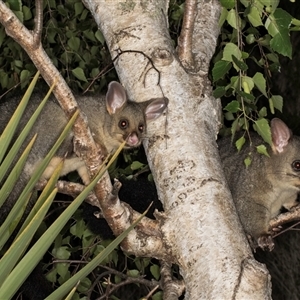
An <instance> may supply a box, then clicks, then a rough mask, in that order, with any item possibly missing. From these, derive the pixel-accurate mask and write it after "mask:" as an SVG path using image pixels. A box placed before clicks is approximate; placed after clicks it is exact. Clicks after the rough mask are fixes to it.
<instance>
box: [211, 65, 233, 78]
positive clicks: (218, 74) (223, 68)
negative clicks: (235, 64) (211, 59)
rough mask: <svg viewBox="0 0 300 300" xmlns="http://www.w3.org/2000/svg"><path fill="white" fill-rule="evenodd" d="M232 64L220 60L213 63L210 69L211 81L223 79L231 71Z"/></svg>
mask: <svg viewBox="0 0 300 300" xmlns="http://www.w3.org/2000/svg"><path fill="white" fill-rule="evenodd" d="M231 66H232V64H231V63H230V62H228V61H224V60H220V61H218V62H216V63H215V65H214V67H213V69H212V75H213V81H214V82H215V81H217V80H219V79H221V78H223V77H224V75H225V74H227V73H228V71H229V70H230V69H231Z"/></svg>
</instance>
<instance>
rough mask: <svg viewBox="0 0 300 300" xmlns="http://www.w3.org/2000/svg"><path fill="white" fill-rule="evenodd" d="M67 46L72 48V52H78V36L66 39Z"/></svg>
mask: <svg viewBox="0 0 300 300" xmlns="http://www.w3.org/2000/svg"><path fill="white" fill-rule="evenodd" d="M68 46H69V47H70V49H71V50H73V51H74V52H78V50H79V47H80V39H79V38H78V37H75V36H73V37H71V38H70V39H69V40H68Z"/></svg>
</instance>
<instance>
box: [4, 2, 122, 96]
mask: <svg viewBox="0 0 300 300" xmlns="http://www.w3.org/2000/svg"><path fill="white" fill-rule="evenodd" d="M7 4H8V5H9V6H10V8H11V9H12V10H13V11H14V13H15V14H16V15H17V16H18V18H19V19H20V20H21V21H23V22H24V25H25V26H26V27H27V28H28V29H34V28H33V26H34V17H35V10H34V6H33V5H34V1H31V0H24V1H22V2H21V1H14V0H8V1H7ZM43 15H44V28H43V33H42V44H43V47H44V49H45V51H46V52H47V54H48V55H49V57H50V59H51V60H52V62H53V64H54V65H55V67H56V68H57V69H58V70H60V72H61V74H62V76H63V77H64V79H65V80H66V82H67V84H68V85H69V86H70V87H71V89H72V90H73V91H75V92H77V93H79V92H82V91H85V90H88V91H90V92H99V91H101V89H102V88H103V87H105V86H107V83H108V82H110V81H111V80H113V79H116V74H115V72H114V71H113V72H109V71H110V70H112V69H113V66H112V63H111V59H110V55H109V52H108V50H107V48H106V45H105V41H104V38H103V35H102V33H101V32H100V31H99V29H98V27H97V25H96V23H95V22H94V20H93V18H92V16H91V14H90V12H89V11H88V10H87V9H86V8H85V7H84V5H83V3H82V1H81V0H68V1H64V3H60V2H59V1H54V0H51V1H44V14H43ZM0 51H1V53H2V55H1V57H0V85H1V89H2V91H6V90H9V89H11V88H14V87H16V86H18V85H20V87H21V89H23V88H25V87H26V86H27V85H28V83H29V81H30V79H31V78H32V77H33V75H34V74H35V72H36V68H35V66H34V65H33V63H32V62H31V60H30V59H29V57H28V56H27V54H26V53H25V52H24V50H22V48H21V47H20V46H19V45H18V44H17V43H15V42H14V41H13V40H12V39H11V38H8V37H7V36H6V34H5V29H4V28H3V27H2V26H0ZM105 74H106V76H103V75H105Z"/></svg>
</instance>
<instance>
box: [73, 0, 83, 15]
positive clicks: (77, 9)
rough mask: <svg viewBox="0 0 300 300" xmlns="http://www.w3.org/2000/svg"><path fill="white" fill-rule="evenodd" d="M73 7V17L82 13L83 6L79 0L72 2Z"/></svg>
mask: <svg viewBox="0 0 300 300" xmlns="http://www.w3.org/2000/svg"><path fill="white" fill-rule="evenodd" d="M74 9H75V17H76V16H78V15H80V14H81V13H82V11H83V10H84V6H83V4H82V3H81V2H76V3H75V4H74Z"/></svg>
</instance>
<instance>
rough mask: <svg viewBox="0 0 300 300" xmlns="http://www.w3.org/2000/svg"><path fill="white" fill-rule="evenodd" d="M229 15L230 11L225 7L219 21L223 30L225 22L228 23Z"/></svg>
mask: <svg viewBox="0 0 300 300" xmlns="http://www.w3.org/2000/svg"><path fill="white" fill-rule="evenodd" d="M227 15H228V10H227V9H226V8H224V7H222V11H221V15H220V19H219V23H218V25H219V27H220V28H221V27H222V26H223V24H224V22H225V21H226V18H227Z"/></svg>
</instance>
